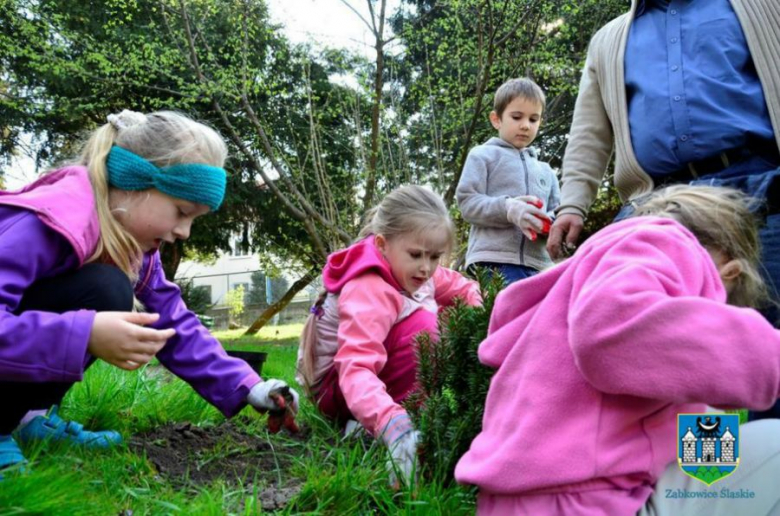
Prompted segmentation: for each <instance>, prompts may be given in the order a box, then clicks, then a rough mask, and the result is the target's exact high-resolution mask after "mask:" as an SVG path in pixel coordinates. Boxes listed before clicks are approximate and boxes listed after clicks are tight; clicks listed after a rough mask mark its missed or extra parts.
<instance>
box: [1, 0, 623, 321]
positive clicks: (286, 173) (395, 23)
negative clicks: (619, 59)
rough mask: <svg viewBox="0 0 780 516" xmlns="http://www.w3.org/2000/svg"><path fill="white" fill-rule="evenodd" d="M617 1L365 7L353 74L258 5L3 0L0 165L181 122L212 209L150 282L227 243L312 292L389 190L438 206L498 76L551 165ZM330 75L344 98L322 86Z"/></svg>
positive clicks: (480, 135) (339, 57) (485, 130)
mask: <svg viewBox="0 0 780 516" xmlns="http://www.w3.org/2000/svg"><path fill="white" fill-rule="evenodd" d="M333 1H335V0H333ZM343 1H345V3H347V2H346V0H343ZM357 1H358V0H352V1H351V3H356V2H357ZM628 4H629V2H628V0H605V1H596V0H585V1H583V2H575V1H574V0H519V1H514V0H512V1H510V0H503V1H491V2H485V1H484V0H438V1H433V0H405V1H404V2H403V4H402V6H401V9H399V10H397V11H396V12H394V13H388V12H387V7H386V3H385V0H366V5H367V6H368V7H369V12H370V16H369V17H365V18H364V22H365V23H366V25H367V26H369V27H370V28H371V30H372V33H373V35H374V39H375V51H376V58H375V60H374V61H369V60H366V59H363V58H359V57H356V56H353V55H350V54H349V53H347V52H342V51H335V50H331V49H317V50H314V49H312V48H310V47H305V46H304V47H300V46H294V45H291V44H290V43H289V41H287V40H286V39H285V38H284V37H283V36H282V34H281V31H280V30H278V29H279V27H276V26H274V25H273V24H272V23H271V22H270V20H269V17H268V10H267V7H266V5H265V3H264V2H263V1H262V0H133V1H128V2H124V1H123V2H117V1H116V0H91V1H90V2H80V3H79V2H76V3H74V2H63V1H62V0H4V1H3V2H0V66H2V69H1V71H0V81H2V82H0V85H1V86H0V114H2V117H1V118H0V120H2V124H3V127H0V150H2V156H3V159H8V157H9V156H10V155H11V154H10V153H11V152H13V151H14V150H16V149H18V147H19V145H20V142H21V138H20V135H22V134H24V133H27V134H32V135H33V136H34V138H35V139H36V140H37V141H38V142H39V143H40V145H38V147H37V151H36V153H35V158H36V160H37V162H38V163H40V164H41V166H43V165H48V164H50V163H53V162H56V161H58V160H60V159H62V158H64V157H70V156H72V155H73V150H74V148H75V144H76V142H77V141H78V138H77V136H78V135H83V134H85V133H86V132H87V131H90V130H91V129H94V128H95V127H96V126H98V125H100V124H102V123H104V121H105V118H106V116H107V115H108V114H109V113H112V112H117V111H120V110H121V109H124V108H127V107H132V108H133V109H136V110H139V111H150V110H155V109H178V110H181V111H184V112H187V113H189V114H192V115H194V116H195V117H197V118H199V119H201V120H205V121H207V122H208V123H210V124H212V125H213V126H215V127H216V128H217V129H218V130H219V131H220V132H221V133H222V134H223V135H225V136H226V137H227V139H228V140H229V145H230V148H231V154H230V155H231V158H230V160H229V162H228V164H227V168H228V171H229V173H230V177H229V185H228V192H229V194H228V197H227V198H226V200H225V203H224V205H223V208H222V209H220V211H219V212H217V214H215V215H212V216H209V217H204V218H202V219H199V220H198V222H197V223H196V225H195V227H194V228H193V232H192V237H191V238H190V240H188V241H187V242H185V243H179V244H177V245H175V246H168V247H167V248H166V249H164V250H163V258H164V262H165V269H166V273H167V274H168V275H169V276H171V275H173V274H174V273H175V271H176V268H177V267H178V264H179V262H180V260H181V259H182V256H184V254H185V253H187V252H197V253H200V254H201V255H213V254H214V253H216V252H217V251H218V250H220V249H222V250H227V249H229V245H230V239H231V236H232V235H233V234H234V233H235V232H239V233H240V234H241V235H242V237H243V242H244V244H245V246H246V248H247V249H251V250H253V251H257V252H259V253H261V255H263V256H265V257H267V259H268V260H270V261H277V262H278V261H283V262H284V263H286V264H288V265H287V267H288V270H286V271H285V273H286V275H288V276H298V277H306V278H314V277H316V276H317V275H318V271H319V269H320V268H321V267H322V265H323V264H324V260H325V258H326V256H327V255H328V254H329V253H330V252H332V251H333V250H335V249H337V248H340V247H342V246H344V245H347V244H349V243H350V242H351V240H352V238H353V236H354V235H356V234H357V230H358V226H359V224H360V220H361V217H362V215H363V213H364V211H365V208H366V207H367V206H369V205H371V204H373V203H374V202H375V201H376V199H379V198H381V197H382V196H383V195H384V194H385V193H386V192H388V191H389V190H391V189H392V188H394V187H395V186H397V185H398V184H400V183H404V182H413V183H427V184H431V185H432V186H433V187H434V188H435V189H437V190H439V191H440V192H442V193H444V194H445V196H446V197H447V200H448V201H450V202H451V201H452V199H453V194H454V189H455V186H456V185H457V181H458V179H459V176H460V171H461V169H462V166H463V163H464V160H465V156H466V154H467V152H468V150H469V149H470V148H471V147H473V146H474V145H476V144H477V143H481V142H482V141H484V140H486V139H487V138H488V137H489V136H490V135H492V134H493V130H492V128H491V127H490V125H489V123H488V121H487V115H488V112H489V111H490V109H491V103H492V94H493V91H494V90H495V89H496V87H497V86H498V85H499V84H500V83H502V82H503V81H504V80H506V79H507V78H509V77H514V76H518V75H530V76H532V77H533V78H534V79H536V80H537V82H539V83H540V85H541V86H542V87H543V88H545V89H546V90H547V92H548V99H549V102H548V109H547V112H546V115H545V125H544V126H543V128H542V131H541V133H540V135H539V138H538V140H537V143H538V146H539V147H540V148H541V150H542V158H543V159H547V160H550V161H551V162H552V164H553V165H554V166H555V165H557V164H559V163H560V157H561V155H562V152H563V148H564V146H565V142H566V133H567V131H568V125H569V121H570V118H571V108H572V106H573V99H574V96H575V94H576V88H577V83H578V79H579V74H580V70H581V67H582V63H583V60H584V55H585V48H586V46H587V42H588V40H589V38H590V36H591V34H592V33H593V32H594V31H595V30H596V29H597V28H598V27H599V26H601V25H602V24H603V23H604V22H606V21H607V20H608V19H610V18H611V17H613V16H615V15H616V14H617V13H618V12H620V11H623V10H625V9H626V8H627V7H628ZM387 20H389V23H390V25H391V26H392V30H389V28H388V26H387V23H388V22H387ZM390 42H392V43H393V45H394V47H393V52H389V51H388V48H389V47H388V45H389V44H390ZM345 75H347V76H353V77H356V78H357V79H358V81H357V86H356V87H355V86H346V85H344V83H343V81H337V80H334V78H335V77H339V76H345ZM367 106H368V107H367ZM365 142H368V143H365ZM306 285H308V282H303V283H301V282H299V281H296V282H294V283H293V285H292V286H291V289H293V290H292V291H291V292H289V293H287V294H290V295H285V296H282V299H292V297H293V296H294V295H295V293H296V291H295V290H294V289H302V288H305V287H306ZM281 307H283V305H279V304H278V303H274V306H273V307H271V309H272V310H278V309H280V308H281ZM264 315H268V314H264ZM270 315H273V313H271V314H270ZM261 318H262V317H261ZM254 326H255V325H253V327H254Z"/></svg>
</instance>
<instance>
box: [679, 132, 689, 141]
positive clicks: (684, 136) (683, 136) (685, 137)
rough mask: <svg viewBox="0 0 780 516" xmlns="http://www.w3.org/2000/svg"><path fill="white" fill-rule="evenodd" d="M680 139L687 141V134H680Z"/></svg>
mask: <svg viewBox="0 0 780 516" xmlns="http://www.w3.org/2000/svg"><path fill="white" fill-rule="evenodd" d="M680 139H681V140H682V141H684V142H687V141H688V135H687V134H684V135H682V136H680Z"/></svg>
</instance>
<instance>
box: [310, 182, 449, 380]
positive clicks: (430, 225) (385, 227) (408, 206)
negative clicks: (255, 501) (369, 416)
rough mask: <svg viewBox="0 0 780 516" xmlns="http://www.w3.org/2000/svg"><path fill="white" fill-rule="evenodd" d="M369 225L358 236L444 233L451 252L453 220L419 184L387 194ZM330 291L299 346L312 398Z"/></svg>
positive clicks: (437, 198) (315, 310) (371, 213)
mask: <svg viewBox="0 0 780 516" xmlns="http://www.w3.org/2000/svg"><path fill="white" fill-rule="evenodd" d="M367 219H368V223H367V224H366V225H365V226H364V227H363V229H362V230H361V231H360V234H359V236H358V240H361V239H363V238H365V237H367V236H369V235H372V234H373V235H382V236H384V237H385V238H386V239H387V240H392V239H393V238H395V237H398V236H402V235H409V234H417V235H425V234H426V233H428V232H430V231H444V232H445V233H446V236H447V250H448V251H449V250H451V249H452V245H453V242H454V239H455V226H454V225H453V223H452V220H451V219H450V215H449V212H448V211H447V206H446V205H445V204H444V201H443V200H442V198H441V197H440V196H438V195H436V194H435V193H433V191H431V190H429V189H428V188H425V187H422V186H416V185H406V186H401V187H398V188H396V189H395V190H393V191H392V192H390V193H389V194H387V196H385V198H384V199H382V202H380V203H379V205H378V206H376V207H375V208H373V209H372V210H371V211H369V212H368V214H367ZM326 296H327V292H322V293H321V294H320V296H319V298H318V299H317V302H316V303H315V304H314V307H313V308H312V313H311V315H309V317H308V319H307V320H306V324H305V325H304V327H303V331H302V332H301V338H300V342H299V347H298V360H297V372H298V374H297V375H296V377H297V379H298V383H299V384H300V385H301V386H302V387H303V388H304V389H305V390H306V392H307V393H309V394H310V395H311V394H312V387H314V382H315V381H316V378H315V377H314V364H315V360H316V356H315V348H316V344H317V314H318V313H319V312H320V310H321V306H322V304H323V303H324V302H325V298H326Z"/></svg>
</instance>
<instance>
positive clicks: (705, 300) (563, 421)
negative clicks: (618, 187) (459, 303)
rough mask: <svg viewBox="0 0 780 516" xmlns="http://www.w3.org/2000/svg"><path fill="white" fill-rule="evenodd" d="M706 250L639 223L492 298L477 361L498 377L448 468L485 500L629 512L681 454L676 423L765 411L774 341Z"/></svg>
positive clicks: (778, 358)
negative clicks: (466, 443) (467, 444)
mask: <svg viewBox="0 0 780 516" xmlns="http://www.w3.org/2000/svg"><path fill="white" fill-rule="evenodd" d="M725 300H726V293H725V290H724V288H723V284H722V282H721V280H720V277H719V275H718V271H717V269H716V268H715V265H714V263H713V261H712V259H711V258H710V255H709V254H708V252H707V251H706V250H705V249H704V248H703V247H702V246H701V245H700V244H699V243H698V241H697V240H696V238H695V237H694V236H693V235H692V234H691V233H690V232H689V231H688V230H687V229H685V228H684V227H682V226H681V225H679V224H678V223H676V222H674V221H672V220H668V219H660V218H649V217H644V218H635V219H628V220H625V221H623V222H620V223H617V224H614V225H612V226H609V227H607V228H606V229H604V230H602V231H600V232H599V233H597V234H596V235H594V236H593V237H592V238H591V239H589V240H588V241H587V242H586V243H585V244H584V245H583V246H582V247H581V248H580V249H579V250H578V251H577V253H576V255H575V256H574V257H572V258H571V259H569V260H567V261H566V262H564V263H562V264H559V265H558V266H556V267H554V268H552V269H550V270H548V271H547V272H545V273H543V274H540V275H538V276H535V277H534V278H531V279H528V280H525V281H521V282H518V283H516V284H514V285H512V286H511V287H509V288H508V289H507V290H506V291H504V292H502V293H501V294H500V296H499V297H498V299H497V301H496V304H495V308H494V311H493V315H492V318H491V321H490V328H489V334H488V338H487V339H486V340H485V341H484V342H483V343H482V344H481V345H480V348H479V359H480V361H481V362H483V363H484V364H486V365H488V366H490V367H494V368H498V371H497V372H496V374H495V376H494V377H493V379H492V381H491V384H490V390H489V392H488V396H487V402H486V406H485V416H484V420H483V427H482V432H481V433H480V434H479V435H478V436H477V437H476V438H475V439H474V441H473V442H472V444H471V448H470V450H469V451H468V452H467V453H466V454H465V455H464V456H463V457H462V458H461V460H460V462H459V463H458V465H457V467H456V470H455V477H456V478H457V480H458V481H459V482H462V483H466V484H475V485H477V486H479V487H480V488H481V490H482V491H484V492H486V493H489V494H493V495H510V496H523V495H532V494H534V495H538V494H543V495H549V496H550V497H551V498H550V505H549V509H550V510H549V511H547V513H548V514H554V513H555V509H554V507H555V506H556V505H555V499H554V497H555V496H556V494H557V493H580V494H581V495H582V496H583V497H587V496H588V492H591V493H593V496H596V497H598V496H601V495H603V494H604V492H605V491H604V490H606V489H612V490H614V489H618V490H622V491H624V492H630V493H632V495H631V500H630V501H629V503H626V502H625V496H623V497H620V496H616V497H615V501H614V506H612V507H603V501H602V502H600V503H601V505H602V507H601V510H602V513H603V514H625V513H635V512H636V510H638V509H639V507H641V506H642V505H643V504H644V502H645V501H646V499H647V497H648V496H649V495H650V493H651V492H652V487H653V485H654V484H655V482H656V480H657V479H658V476H659V474H660V473H661V472H662V470H663V469H664V468H665V467H666V466H667V465H668V464H669V463H671V462H672V461H674V460H675V457H676V449H677V448H676V436H677V431H676V415H677V413H679V412H702V411H703V410H704V409H705V404H707V405H712V406H720V407H750V408H754V409H765V408H767V407H769V406H771V405H772V404H773V402H774V401H775V400H776V399H777V398H778V395H779V393H780V333H778V331H776V330H775V329H774V328H773V327H772V325H770V324H769V323H768V322H767V321H766V320H765V319H764V318H763V317H762V316H761V314H759V313H758V312H757V311H755V310H751V309H746V308H737V307H733V306H729V305H727V304H726V303H725Z"/></svg>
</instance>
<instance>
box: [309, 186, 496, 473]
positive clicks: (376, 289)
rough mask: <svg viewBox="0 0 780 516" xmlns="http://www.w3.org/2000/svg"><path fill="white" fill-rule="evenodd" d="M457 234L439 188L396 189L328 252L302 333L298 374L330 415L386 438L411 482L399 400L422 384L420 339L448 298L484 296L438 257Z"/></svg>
mask: <svg viewBox="0 0 780 516" xmlns="http://www.w3.org/2000/svg"><path fill="white" fill-rule="evenodd" d="M453 235H454V227H453V224H452V221H451V220H450V218H449V214H448V212H447V208H446V207H445V205H444V202H443V201H442V200H441V198H440V197H439V196H438V195H436V194H434V193H433V192H431V191H430V190H428V189H427V188H423V187H420V186H403V187H400V188H398V189H396V190H394V191H393V192H391V193H390V194H389V195H387V197H385V198H384V200H383V201H382V202H381V203H380V204H379V206H378V207H377V208H376V209H375V210H374V211H373V213H371V214H370V215H369V223H368V225H367V226H366V227H365V228H363V230H362V231H361V234H360V240H358V242H357V243H355V244H353V245H352V246H351V247H349V248H347V249H344V250H342V251H338V252H336V253H333V254H332V255H331V256H330V257H328V262H327V265H326V266H325V269H324V270H323V273H322V278H323V284H324V287H325V290H326V295H325V296H324V297H322V298H321V301H320V302H318V303H317V304H316V305H315V307H314V308H313V312H314V314H313V315H312V316H311V317H310V318H309V321H308V322H307V325H306V327H305V328H304V334H303V336H302V338H301V349H300V352H299V368H298V369H299V380H298V381H299V383H301V385H304V386H305V387H306V388H307V391H308V392H310V393H311V395H312V397H313V398H314V400H315V402H316V404H317V407H318V408H319V410H320V411H321V412H322V413H323V414H324V415H326V416H328V417H330V418H332V419H335V420H337V421H339V422H340V423H342V424H344V423H346V422H347V421H348V420H353V419H354V420H357V421H358V422H359V423H360V424H361V425H362V426H363V427H364V428H365V429H366V430H367V431H368V432H370V433H371V434H372V435H374V436H375V437H377V438H381V439H383V441H384V442H385V443H386V444H387V446H388V449H389V450H390V453H391V456H392V459H393V462H394V463H395V466H396V467H397V469H398V470H399V472H400V476H401V478H403V479H404V480H406V481H409V480H410V479H411V478H412V473H413V471H414V468H415V464H416V454H417V453H416V450H417V439H418V433H417V431H415V430H414V428H413V427H412V423H411V421H410V419H409V416H408V414H407V413H406V410H404V408H403V407H402V406H401V402H403V400H404V399H406V397H407V396H408V395H409V394H410V393H411V392H412V391H413V390H414V387H415V381H416V375H417V356H416V353H415V349H414V339H415V337H416V336H417V335H418V334H420V333H421V332H428V333H429V334H430V335H431V336H432V337H434V338H436V337H437V336H438V326H437V314H438V311H439V307H440V306H447V305H450V304H452V303H453V302H454V300H455V298H457V297H460V298H462V299H463V300H464V301H465V302H466V303H468V304H471V305H477V304H480V303H481V297H480V294H479V288H478V285H477V284H476V283H475V282H473V281H470V280H467V279H466V278H464V277H463V276H461V275H460V274H459V273H457V272H455V271H453V270H450V269H447V268H444V267H440V266H439V261H440V259H441V258H442V257H444V256H445V255H446V254H447V253H448V251H449V250H450V249H451V247H452V241H453ZM394 478H395V477H394Z"/></svg>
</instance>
